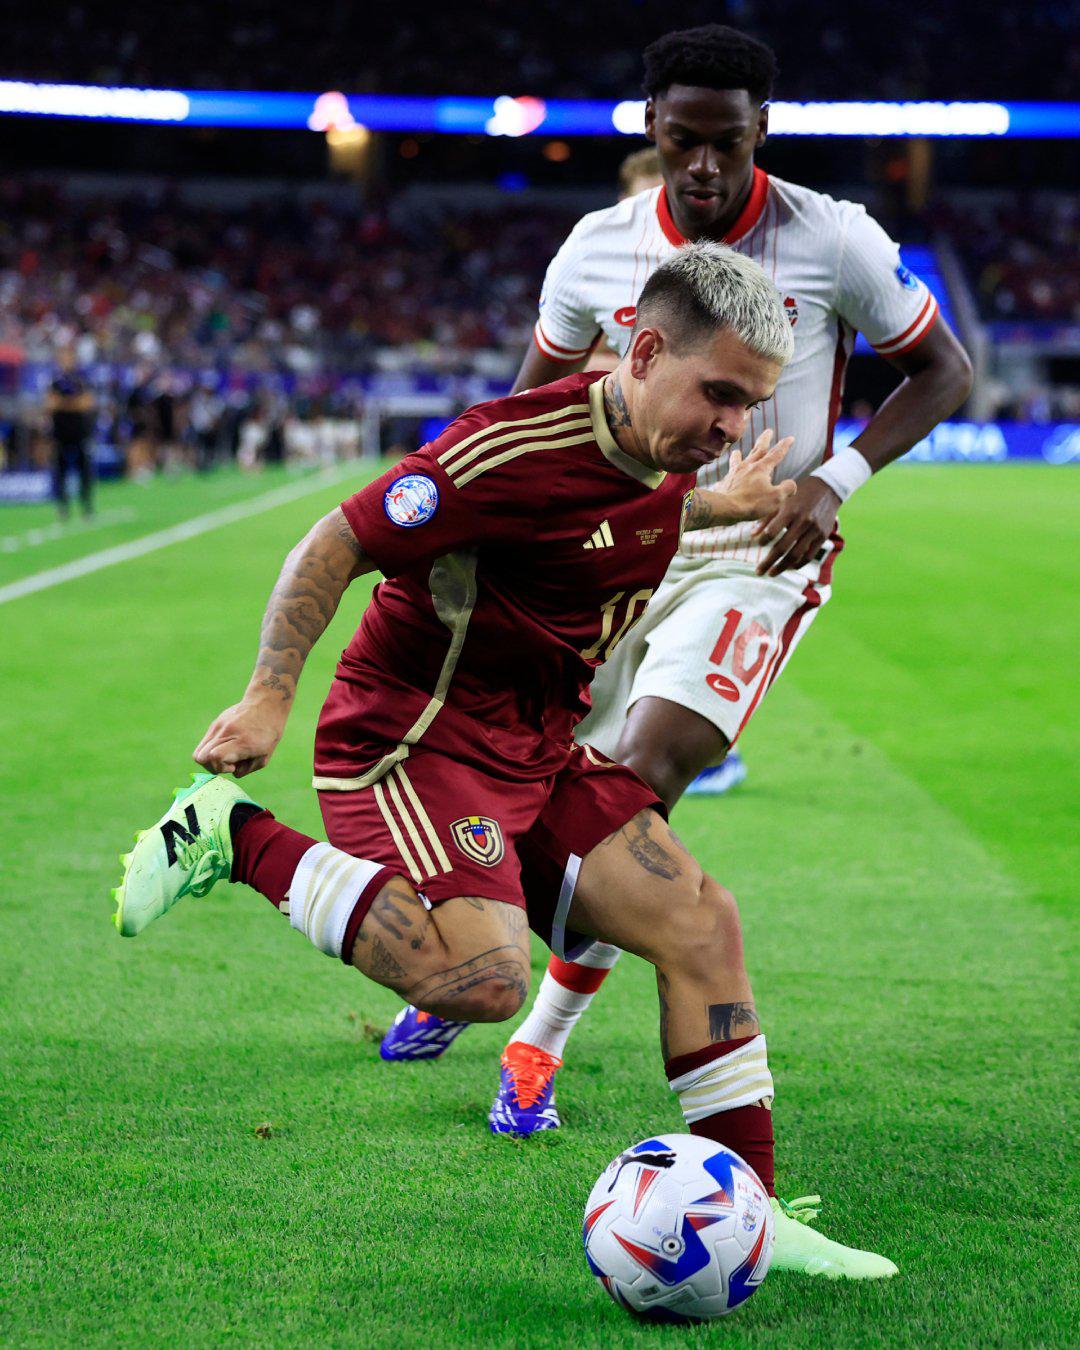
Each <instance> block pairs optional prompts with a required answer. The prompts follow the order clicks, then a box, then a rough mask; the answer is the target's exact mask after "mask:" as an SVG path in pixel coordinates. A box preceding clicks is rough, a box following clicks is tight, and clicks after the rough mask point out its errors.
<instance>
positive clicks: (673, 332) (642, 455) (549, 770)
mask: <svg viewBox="0 0 1080 1350" xmlns="http://www.w3.org/2000/svg"><path fill="white" fill-rule="evenodd" d="M791 350H792V337H791V329H790V325H789V323H788V320H787V317H786V315H785V313H784V309H783V306H782V304H781V301H780V297H779V294H778V293H777V291H776V290H775V288H774V287H773V286H772V284H771V283H770V282H769V280H768V278H767V277H766V276H765V274H764V273H763V272H762V271H761V269H760V268H759V267H758V266H757V264H755V263H753V262H752V261H750V260H749V259H748V258H745V257H743V256H741V255H739V254H737V253H734V252H733V251H731V250H729V249H726V248H724V247H723V246H720V245H717V244H708V243H706V244H700V245H694V246H691V247H688V248H686V249H683V250H681V251H680V252H679V253H678V255H677V256H675V257H673V258H672V259H671V260H670V261H669V262H667V263H666V264H665V265H664V266H663V267H661V268H659V269H658V270H657V271H656V272H655V273H654V274H653V276H652V278H651V279H650V280H649V282H648V284H647V285H646V287H645V289H644V290H643V291H642V293H641V297H640V300H639V304H638V320H637V325H636V330H635V333H634V336H633V339H632V341H631V345H630V348H629V351H628V352H627V355H626V356H625V357H624V358H623V360H622V362H621V363H620V365H619V366H618V367H617V369H616V370H615V371H613V372H612V373H611V374H609V375H607V376H604V375H600V374H582V375H575V376H571V377H569V378H568V379H564V380H560V381H558V382H557V383H555V384H552V385H547V386H544V387H543V388H541V389H537V390H532V391H529V392H526V393H524V394H519V395H516V396H514V397H512V398H507V399H501V400H497V401H496V402H494V403H490V404H484V405H481V406H479V407H476V408H473V409H470V410H469V411H468V412H466V413H465V414H463V416H462V417H460V418H459V419H458V420H457V421H456V422H454V423H453V424H452V425H451V426H450V427H449V428H448V429H447V430H446V431H445V432H444V433H443V434H442V435H441V436H440V437H439V438H438V439H437V440H435V441H433V442H432V443H431V444H429V445H426V446H423V447H422V448H421V449H420V450H418V451H417V452H415V453H414V454H411V455H408V456H406V458H405V459H404V460H403V461H402V462H401V463H400V464H399V465H397V466H396V467H395V468H393V469H391V470H390V471H389V472H387V473H386V474H384V475H383V476H382V477H381V478H378V479H376V480H375V482H373V483H371V484H370V485H369V486H368V487H366V488H364V489H362V490H361V491H360V492H358V493H356V494H355V496H352V497H350V498H349V499H348V500H347V501H345V502H344V503H343V504H342V506H341V507H340V508H339V509H337V510H335V511H332V512H331V513H330V514H329V515H328V516H326V517H325V518H324V519H323V520H321V521H320V522H319V523H318V524H317V525H316V526H315V527H314V528H313V529H312V530H311V531H310V533H309V534H308V535H307V537H306V538H305V539H304V540H303V541H301V543H300V544H299V545H298V546H297V547H296V548H295V549H294V550H293V552H292V553H291V554H290V555H289V557H288V558H287V560H286V562H285V565H284V568H283V570H282V573H281V576H280V578H279V580H278V583H277V585H276V587H275V589H274V592H273V594H272V595H271V597H270V601H269V603H268V606H267V609H266V614H265V616H264V620H263V626H262V634H261V640H260V651H259V656H258V660H257V663H256V667H255V671H254V674H253V675H252V678H251V681H250V683H249V685H248V689H247V691H246V693H245V695H244V698H243V699H242V700H241V702H240V703H239V704H237V705H235V706H234V707H231V708H229V709H226V710H225V711H224V712H223V713H222V714H221V715H220V716H219V717H217V718H216V719H215V720H214V721H213V723H211V725H210V727H209V729H208V731H207V733H206V735H205V736H204V737H203V739H202V741H201V742H200V744H199V746H198V747H197V748H196V751H195V758H196V759H197V760H198V762H199V763H200V764H202V765H204V766H205V767H207V768H208V769H210V770H211V771H212V772H213V773H214V774H221V773H224V772H231V773H233V774H235V775H236V777H242V776H243V775H245V774H247V773H250V772H252V771H253V770H255V769H258V768H261V767H262V766H263V765H265V764H266V762H267V761H268V759H269V757H270V755H271V754H272V753H273V750H274V748H275V747H276V745H277V743H278V741H279V740H280V737H281V734H282V732H283V730H284V726H285V722H286V718H287V716H288V712H289V708H290V706H291V702H292V698H293V695H294V693H295V689H296V683H297V680H298V678H299V675H300V672H301V669H302V667H303V664H304V660H305V659H306V657H307V654H308V652H309V651H310V649H311V647H312V645H313V644H314V642H315V641H316V640H317V638H318V637H319V636H320V635H321V634H322V632H323V631H324V629H325V628H326V625H327V624H328V623H329V621H330V619H331V618H332V616H333V614H334V612H335V610H336V608H337V605H338V603H339V601H340V599H341V596H342V594H343V593H344V591H345V589H346V587H347V586H348V584H349V582H350V581H351V580H353V579H354V578H355V577H357V576H360V575H363V574H365V573H367V572H371V571H373V570H376V569H377V570H378V571H380V572H381V573H382V574H383V576H384V577H385V578H386V580H384V581H383V582H382V583H381V584H380V585H379V586H378V587H377V588H376V590H375V592H374V595H373V597H372V601H371V604H370V605H369V607H368V609H367V611H366V613H365V615H364V618H363V622H362V623H361V626H360V628H359V630H358V632H357V634H356V636H355V637H354V639H353V641H352V642H351V643H350V645H349V647H348V649H347V650H346V651H345V653H344V654H343V656H342V658H341V661H340V663H339V665H338V669H337V673H336V675H335V679H334V682H333V685H332V687H331V691H330V695H329V697H328V698H327V701H326V704H325V706H324V708H323V712H322V715H321V717H320V720H319V727H318V732H317V736H316V744H315V779H314V784H315V787H316V788H317V789H318V791H319V800H320V804H321V807H322V812H323V819H324V822H325V825H326V830H327V835H328V838H329V840H330V842H329V843H319V842H317V841H316V840H314V839H312V838H310V837H308V836H306V835H303V834H300V833H298V832H297V831H295V830H292V829H290V828H289V827H288V826H286V825H284V824H282V823H280V822H278V821H277V820H276V819H275V818H274V817H273V816H272V815H271V814H270V813H269V812H268V811H266V810H263V809H262V808H261V807H260V806H258V805H257V804H256V803H254V802H253V801H251V799H250V798H248V797H247V796H246V795H245V794H244V793H243V792H242V791H241V790H240V789H239V788H238V787H237V786H236V784H235V783H233V782H232V781H230V780H229V779H226V778H222V777H206V778H203V777H201V776H196V779H195V782H194V786H193V787H192V788H190V789H188V790H186V791H185V792H183V793H180V794H178V796H177V799H176V801H175V802H174V803H173V806H172V807H171V808H170V810H169V811H168V812H167V813H166V814H165V815H164V816H163V817H162V818H161V820H159V821H158V822H157V824H156V825H154V826H153V827H152V828H151V829H149V830H147V831H145V832H144V833H143V834H142V835H141V836H140V837H139V839H138V842H137V844H136V846H135V848H134V849H133V851H132V853H131V854H130V855H128V857H127V859H126V860H125V864H126V865H125V874H124V878H123V881H122V883H121V886H120V888H119V890H118V893H117V899H118V907H117V915H116V923H117V927H118V928H119V929H120V931H121V932H122V933H125V934H128V935H132V936H133V935H135V934H136V933H138V932H140V931H141V930H142V929H143V928H144V927H146V925H147V924H148V923H150V922H151V921H152V920H153V919H154V918H156V917H158V916H159V915H161V914H163V913H164V912H165V911H166V910H167V909H169V908H171V907H172V905H174V904H175V903H176V901H177V900H179V899H180V898H181V897H182V896H184V895H186V894H195V895H202V894H205V893H206V892H207V891H208V890H209V889H210V888H211V887H212V886H213V885H214V884H215V883H216V882H217V881H219V880H223V879H225V878H226V877H230V878H231V879H232V880H234V881H240V882H245V883H246V884H248V885H249V886H252V887H253V888H254V889H256V890H258V891H260V892H261V893H262V894H263V895H265V896H266V897H267V898H268V899H269V900H270V901H271V902H272V903H273V904H274V905H275V906H276V907H277V908H278V909H280V910H282V911H283V912H287V913H288V915H289V919H290V923H291V924H292V926H293V927H294V928H297V929H299V930H300V931H301V932H303V933H304V934H305V935H306V936H307V937H308V938H310V939H311V941H312V942H314V943H315V945H316V946H318V947H319V948H320V950H322V951H324V952H326V953H327V954H329V955H333V956H337V957H340V958H341V959H342V960H343V961H345V962H346V963H347V964H351V965H353V966H355V967H356V968H357V969H359V970H360V971H362V972H363V973H365V974H367V975H369V976H370V977H371V978H372V979H374V980H376V981H377V982H378V983H380V984H383V985H386V986H388V987H389V988H392V989H394V990H396V991H397V992H398V993H399V994H401V995H402V996H403V997H404V998H406V999H407V1000H408V1001H409V1002H410V1003H412V1004H414V1005H417V1006H419V1007H420V1008H423V1009H425V1010H427V1011H429V1012H431V1013H434V1014H436V1015H438V1016H442V1017H449V1018H457V1019H465V1020H468V1021H501V1020H503V1019H505V1018H508V1017H511V1016H512V1015H513V1014H514V1013H515V1012H516V1011H517V1010H518V1008H519V1007H520V1006H521V1003H522V1001H523V1000H524V998H525V995H526V991H527V985H528V977H529V937H528V929H529V927H531V928H532V929H533V930H534V931H535V932H537V933H538V934H539V935H540V936H541V937H543V938H544V940H545V941H546V942H548V944H549V945H550V946H551V948H552V950H554V951H555V952H556V953H557V954H559V955H561V956H565V957H572V956H573V955H574V953H575V952H576V951H578V950H580V949H581V948H582V947H583V946H585V945H586V944H587V943H588V942H589V941H590V940H591V939H593V938H599V939H601V940H604V941H608V942H614V943H617V944H618V945H619V946H620V947H623V948H625V949H627V950H630V951H633V952H636V953H637V954H639V955H640V956H642V957H644V958H645V959H646V960H648V961H650V962H651V963H652V964H653V965H654V966H655V967H656V972H657V985H658V991H659V999H660V1039H661V1048H662V1051H663V1054H664V1058H665V1061H666V1068H667V1073H668V1078H669V1081H670V1082H671V1085H672V1087H673V1089H674V1090H675V1091H676V1093H677V1094H678V1096H679V1100H680V1104H681V1106H682V1108H683V1113H684V1117H685V1119H686V1121H687V1124H688V1126H689V1128H690V1129H691V1131H692V1132H693V1133H695V1134H700V1135H704V1136H706V1137H708V1138H711V1139H715V1140H717V1141H718V1142H720V1143H722V1144H724V1145H726V1146H727V1147H729V1148H731V1149H733V1150H734V1151H735V1152H736V1153H738V1154H740V1155H741V1156H742V1157H743V1158H745V1159H746V1161H747V1162H748V1163H750V1165H751V1166H752V1167H753V1168H754V1169H755V1170H756V1171H757V1173H758V1175H759V1176H760V1178H761V1180H762V1182H763V1184H764V1185H765V1187H766V1189H767V1190H768V1192H769V1194H770V1195H773V1196H774V1190H773V1133H772V1116H771V1106H772V1096H773V1084H772V1077H771V1075H770V1073H769V1067H768V1062H767V1056H766V1046H765V1037H764V1036H763V1035H762V1033H761V1028H760V1025H759V1023H758V1019H757V1014H756V1011H755V1008H754V1002H753V994H752V992H751V988H750V982H749V978H748V976H747V973H746V968H745V965H744V963H743V955H742V939H741V933H740V925H739V916H738V910H737V907H736V905H735V901H734V898H733V897H732V896H731V894H730V893H729V892H728V891H726V890H724V889H723V888H722V887H721V886H720V885H718V884H717V883H716V882H715V881H714V880H713V879H712V878H710V877H707V876H705V875H704V874H703V872H702V870H701V868H700V866H699V865H698V864H697V862H696V861H695V860H694V859H693V858H692V857H691V856H690V855H689V854H688V853H687V852H686V850H685V849H684V848H683V846H682V844H681V843H680V841H679V840H678V839H677V838H676V836H675V835H674V834H673V833H672V832H671V830H670V829H669V828H668V826H667V824H666V820H665V816H664V808H663V805H662V803H661V802H660V800H659V799H658V798H657V796H656V794H655V793H654V792H653V791H652V790H651V789H650V788H648V787H647V786H646V785H645V784H644V783H643V782H642V781H641V780H640V779H639V778H638V777H637V776H636V775H635V774H634V773H633V771H632V770H630V769H628V768H626V767H624V766H622V765H618V764H615V763H613V762H612V761H610V760H607V759H606V758H604V757H603V756H602V755H599V754H597V753H596V752H595V751H593V750H592V749H591V748H590V747H588V746H578V745H576V744H575V742H574V740H573V729H574V726H575V725H576V723H577V722H578V721H579V720H580V719H581V717H582V716H583V715H584V713H585V712H586V711H587V708H588V694H587V690H588V684H589V681H590V680H591V678H592V673H593V671H594V669H595V668H596V666H598V665H599V664H600V663H601V662H602V661H603V660H604V659H605V658H606V657H607V656H608V655H609V654H610V652H611V650H612V649H613V648H614V646H615V645H616V644H617V643H618V641H619V639H620V638H621V637H622V636H623V634H624V633H625V632H626V631H627V630H628V629H629V627H630V626H631V625H632V624H633V623H634V621H635V619H636V618H638V617H639V616H640V614H641V612H642V611H643V610H644V607H645V606H646V604H647V603H648V600H649V597H650V595H651V594H652V592H653V590H654V589H655V587H656V586H657V585H659V583H660V581H661V579H662V577H663V575H664V572H665V570H666V568H667V566H668V563H669V562H670V560H671V557H672V555H673V554H674V552H675V549H676V548H677V546H678V541H679V536H680V532H681V531H682V530H683V529H694V528H703V527H705V526H707V525H711V524H716V523H729V522H732V521H737V520H746V519H760V518H763V517H766V516H768V515H769V514H770V513H771V512H774V511H775V510H777V509H778V507H779V506H780V504H781V503H782V502H783V500H784V499H786V497H787V496H788V495H790V493H791V492H792V491H793V490H794V485H793V484H792V483H790V482H784V483H781V484H774V483H773V482H772V476H773V471H774V469H775V467H776V466H777V464H778V463H779V461H780V459H781V458H782V456H783V454H784V453H785V451H786V449H787V443H786V442H781V443H780V444H779V445H778V446H776V447H775V449H771V448H770V440H771V437H770V436H768V435H767V436H764V437H763V438H762V439H761V440H760V441H759V443H758V444H757V445H756V446H755V448H754V450H753V452H752V453H751V454H750V455H749V456H747V458H746V460H745V461H744V462H739V457H738V455H737V454H735V455H734V456H733V468H732V471H731V472H730V473H729V475H728V477H727V478H726V479H725V481H724V482H723V483H722V484H721V487H720V490H719V491H716V492H703V491H701V490H696V489H695V488H694V478H693V475H694V473H695V472H696V470H697V469H698V468H700V466H701V465H702V464H704V463H707V462H709V461H710V460H711V459H713V458H715V457H717V456H719V455H720V454H722V453H724V452H725V451H726V450H727V449H728V448H729V447H730V446H731V445H732V444H733V442H735V441H736V440H738V439H739V437H740V436H741V434H742V431H743V427H744V424H745V420H746V417H747V414H748V412H749V410H750V409H751V408H752V407H754V406H756V405H757V404H758V403H759V402H760V401H761V400H763V399H766V398H768V397H769V396H770V395H771V393H772V390H773V388H774V387H775V384H776V381H777V378H778V377H779V374H780V371H781V370H782V368H783V365H784V363H785V362H786V361H787V360H788V359H789V357H790V354H791ZM774 1213H775V1216H776V1235H777V1236H776V1247H775V1252H774V1260H773V1264H774V1265H777V1264H779V1266H780V1267H781V1268H785V1267H786V1268H788V1269H794V1270H800V1271H804V1272H805V1273H809V1274H829V1275H839V1274H844V1273H846V1274H853V1273H856V1271H855V1270H854V1269H853V1265H856V1266H858V1265H860V1263H861V1273H862V1274H863V1275H864V1276H867V1277H870V1276H880V1275H889V1274H892V1273H894V1271H895V1267H894V1266H893V1265H892V1263H891V1262H889V1261H886V1260H885V1259H884V1258H882V1257H877V1256H874V1255H872V1254H871V1253H861V1252H857V1251H855V1250H853V1249H851V1248H845V1247H842V1246H840V1244H838V1243H834V1242H831V1241H830V1240H829V1239H827V1238H825V1237H824V1236H823V1235H821V1234H820V1233H817V1232H814V1231H813V1230H812V1229H810V1228H808V1227H807V1226H806V1225H805V1223H804V1222H799V1221H798V1220H797V1218H796V1216H794V1215H793V1214H792V1213H791V1212H790V1211H789V1210H788V1209H786V1208H785V1207H784V1206H782V1205H781V1203H780V1202H779V1201H776V1200H775V1196H774ZM803 1217H804V1218H805V1216H803Z"/></svg>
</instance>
